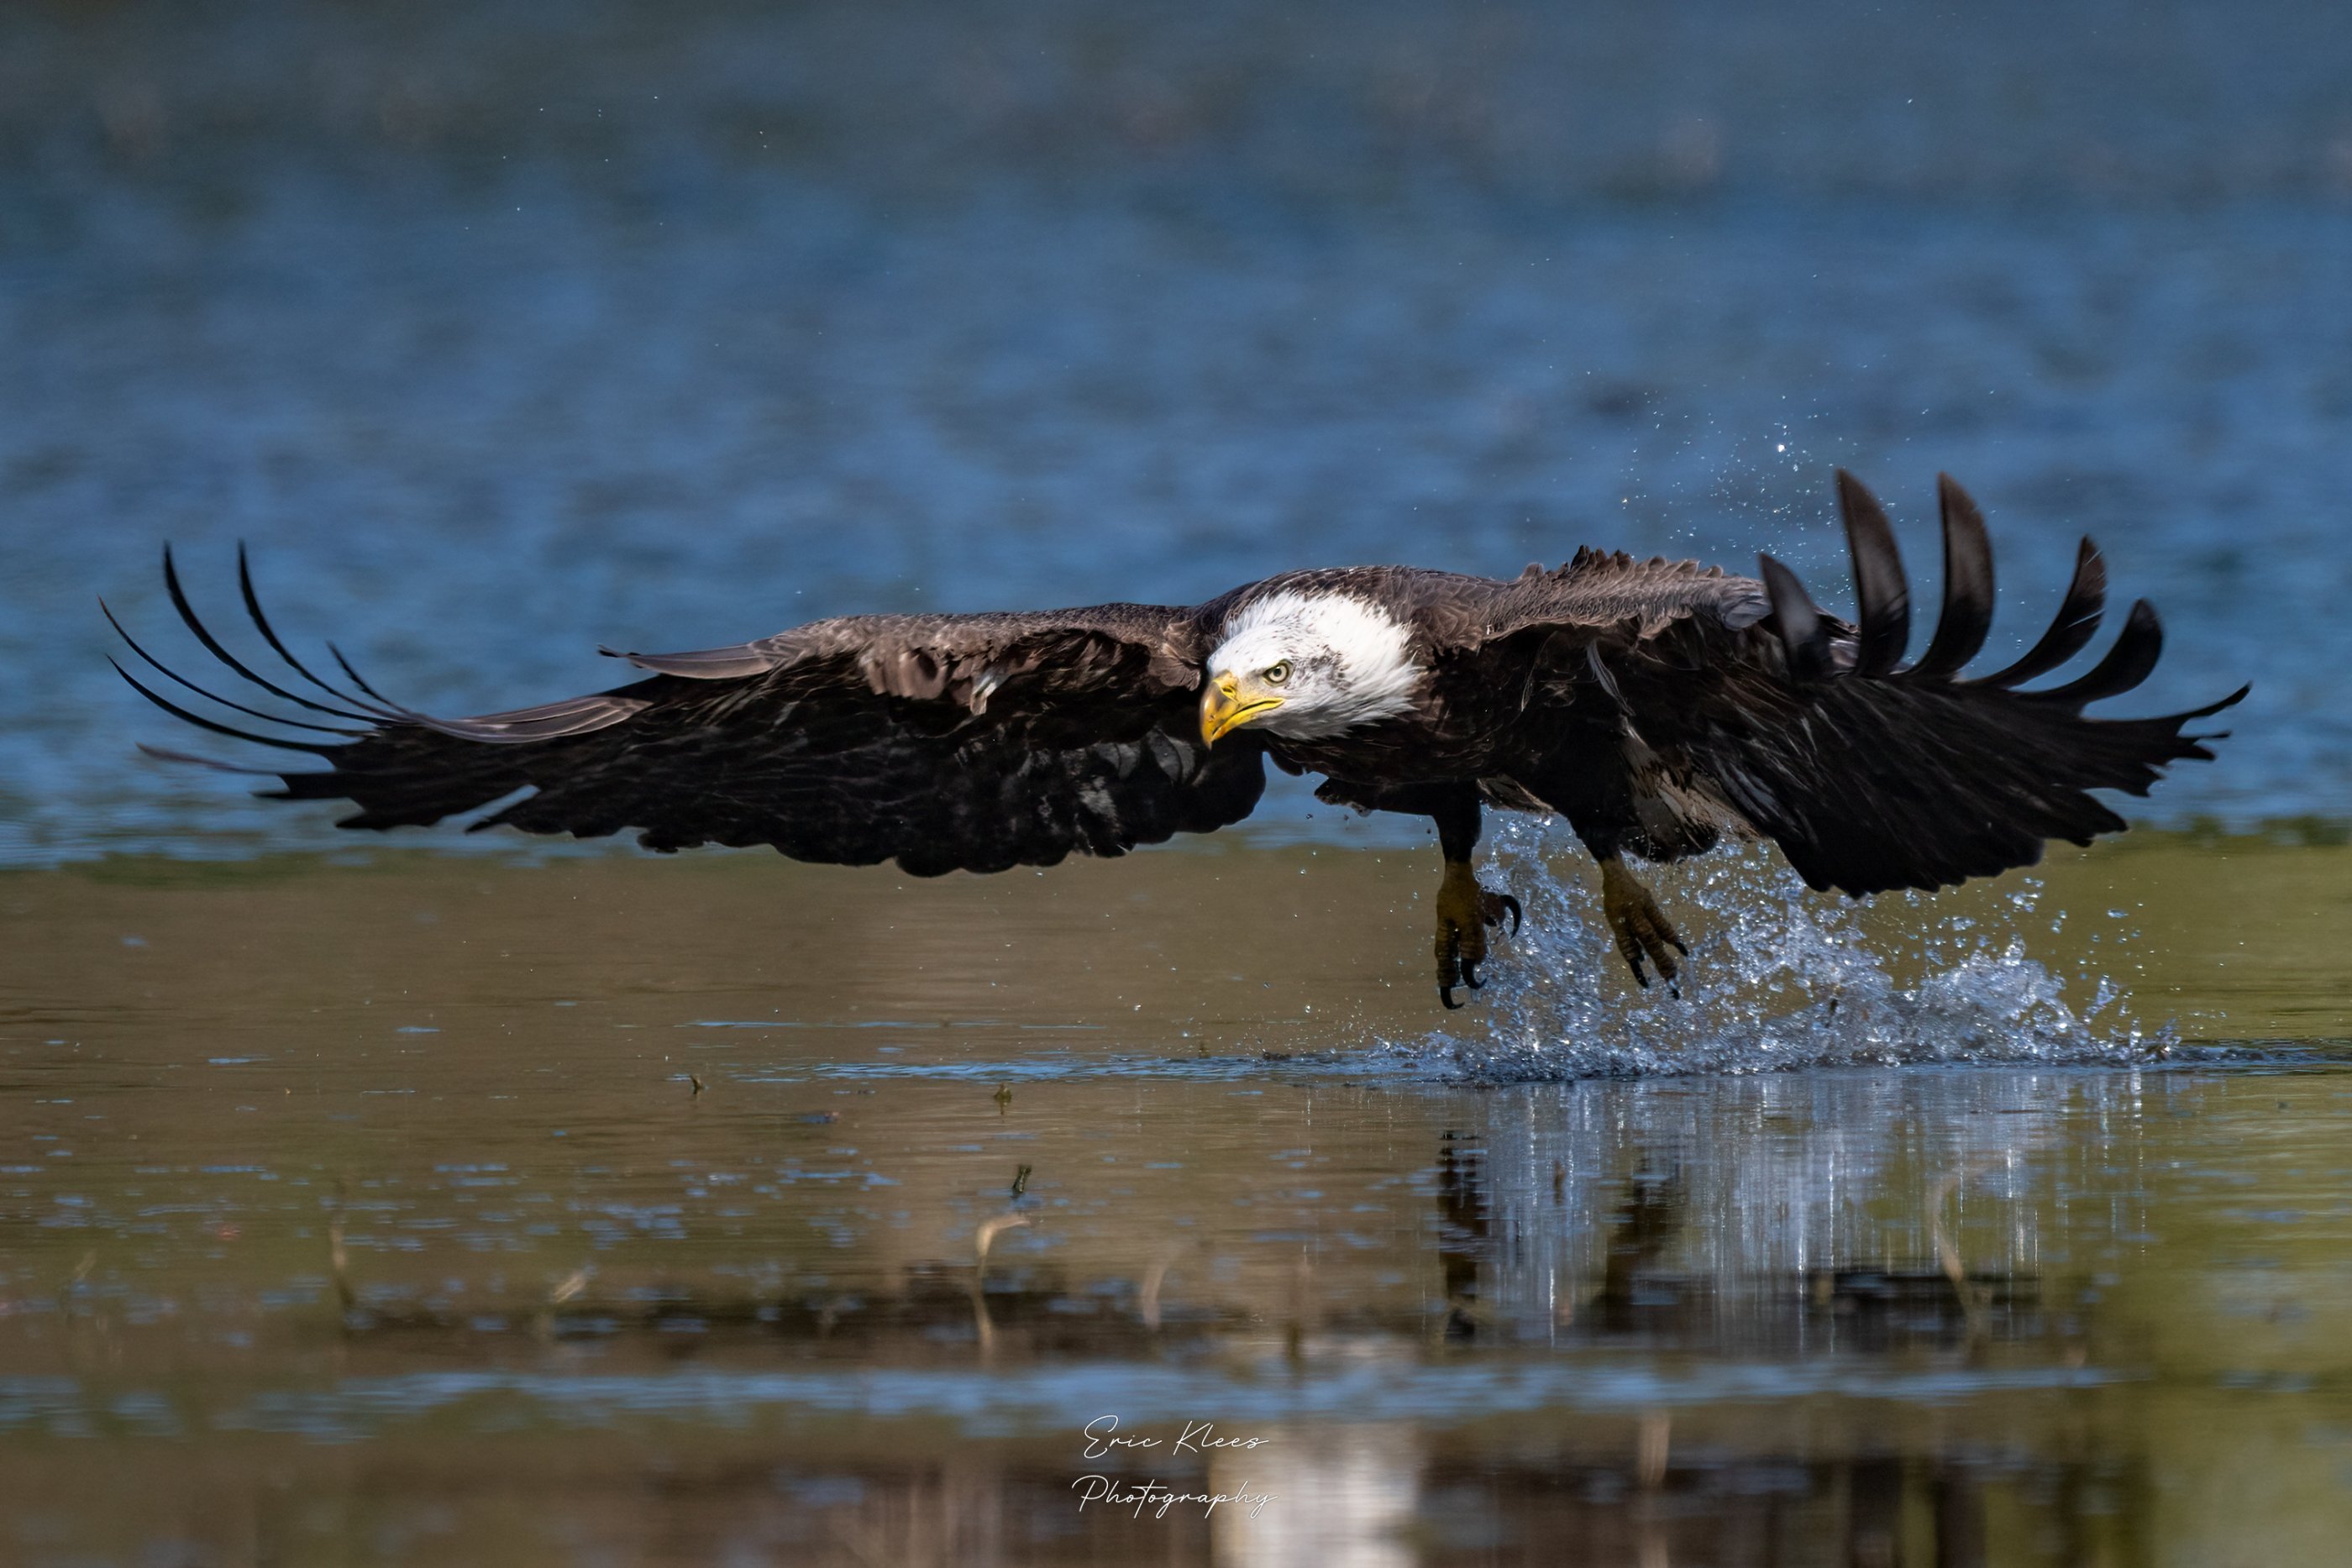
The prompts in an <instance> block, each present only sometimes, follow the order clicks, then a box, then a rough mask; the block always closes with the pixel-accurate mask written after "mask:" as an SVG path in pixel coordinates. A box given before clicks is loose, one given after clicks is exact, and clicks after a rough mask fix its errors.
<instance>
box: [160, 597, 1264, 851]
mask: <svg viewBox="0 0 2352 1568" xmlns="http://www.w3.org/2000/svg"><path fill="white" fill-rule="evenodd" d="M240 567H242V563H240ZM241 585H242V586H243V588H244V589H245V598H246V604H247V612H248V613H249V615H250V616H251V618H252V620H253V622H254V624H255V627H256V630H257V632H259V633H260V635H261V637H262V640H263V641H264V642H265V643H267V644H268V646H269V647H270V648H271V650H272V651H273V652H275V653H277V654H278V656H279V658H280V659H281V660H282V661H284V663H285V664H287V665H288V666H289V669H290V670H291V671H292V673H293V674H294V675H295V676H297V677H299V680H300V682H301V683H302V684H304V685H309V686H310V687H312V688H313V689H315V690H317V691H319V692H320V693H321V694H323V695H327V696H331V697H332V698H333V699H335V700H334V702H333V703H332V704H328V703H325V702H320V701H318V700H315V699H313V698H310V697H305V696H300V695H297V694H296V693H294V692H293V691H292V690H290V689H289V688H288V687H287V686H285V685H280V684H279V683H278V682H276V681H272V680H269V679H268V678H267V677H265V676H263V675H261V674H257V672H255V671H254V670H253V669H251V668H250V667H249V666H248V665H247V664H245V663H243V662H242V661H240V660H239V659H238V658H237V657H236V654H235V653H231V652H230V651H229V650H228V648H227V647H226V645H225V644H224V643H222V642H221V641H220V639H219V638H217V637H216V636H215V635H214V633H213V632H211V631H210V630H209V629H207V628H205V626H204V624H203V622H201V621H199V620H198V619H197V618H196V615H195V612H194V609H193V607H192V606H190V605H189V604H188V602H187V599H186V596H185V594H184V592H182V591H180V589H179V583H178V576H177V573H176V571H173V572H172V577H171V586H172V589H173V602H174V604H175V606H177V607H178V608H179V609H180V612H181V614H182V617H183V619H184V620H185V621H186V622H188V624H189V626H190V628H191V630H192V631H194V632H195V634H196V636H197V637H198V640H199V641H200V642H201V643H203V644H204V645H205V647H206V648H207V649H208V650H210V651H211V652H212V653H214V655H215V657H216V658H218V659H219V660H220V661H221V662H222V663H223V664H225V665H226V666H227V668H228V669H229V670H230V671H231V672H232V673H233V674H236V675H238V676H240V677H241V678H243V679H244V680H245V681H246V682H247V683H248V684H250V685H253V686H255V687H256V688H257V689H258V690H259V691H261V692H263V693H265V694H267V695H272V696H275V697H277V698H278V699H279V700H282V701H290V702H294V703H298V704H299V705H300V706H302V707H304V708H305V709H310V710H315V711H320V712H323V713H327V714H331V715H332V716H336V717H339V718H344V719H350V720H353V721H357V722H358V723H360V724H363V725H365V726H367V728H366V729H365V730H364V731H363V732H361V733H358V734H356V735H354V736H353V737H352V738H350V739H347V740H344V741H341V742H340V743H324V742H321V741H319V740H315V739H300V740H296V739H290V738H287V737H279V736H274V735H270V734H267V733H262V732H260V731H257V730H255V729H253V728H250V727H239V726H236V725H230V724H225V723H222V722H221V721H218V720H215V719H210V718H206V717H205V716H202V715H200V714H197V713H194V712H192V711H190V710H189V709H187V708H185V707H184V706H179V705H178V704H176V703H173V702H170V701H167V700H166V699H164V698H163V696H162V695H159V694H158V693H156V692H154V691H152V690H151V689H150V688H148V687H147V686H145V685H142V684H141V683H140V682H138V681H137V680H135V679H132V677H131V676H130V675H129V674H128V673H127V672H126V673H125V679H127V680H131V684H132V685H134V686H137V687H138V689H139V690H140V691H141V692H142V694H143V695H147V696H148V697H149V698H150V699H151V700H152V701H155V702H156V703H157V704H158V705H159V706H163V707H165V708H166V709H167V710H168V711H170V712H172V713H173V714H174V715H176V716H179V717H181V718H184V719H186V720H188V721H189V722H191V723H194V724H197V725H199V726H201V727H205V728H208V729H211V730H214V731H215V732H216V733H220V734H224V735H228V736H232V737H236V738H240V739H246V740H253V741H257V742H259V743H261V744H264V745H268V746H276V747H284V748H290V749H296V750H302V751H308V752H310V753H312V754H314V755H316V756H318V757H320V758H324V759H325V760H326V762H327V763H328V765H329V766H328V768H326V769H325V770H324V771H289V772H283V773H280V774H278V777H279V778H280V779H281V780H282V781H283V784H284V788H283V789H280V790H277V791H273V793H274V794H276V795H278V796H279V797H280V798H284V799H289V800H351V801H352V802H353V803H355V804H356V805H357V806H358V807H359V808H360V810H359V811H358V812H357V813H356V814H355V815H353V816H351V817H348V818H345V819H344V820H343V821H342V824H341V825H342V826H344V827H350V828H391V827H396V826H401V825H404V824H423V823H432V822H437V821H442V820H443V819H445V818H447V817H451V816H456V815H459V814H462V813H465V812H469V811H476V810H481V809H482V808H484V807H488V806H491V805H493V804H494V803H497V802H499V801H501V800H507V798H508V797H510V796H516V795H518V793H519V792H520V798H519V799H515V800H510V801H509V802H508V803H507V804H505V805H504V806H502V807H501V808H500V809H499V810H496V811H495V812H494V813H492V814H491V815H489V816H488V817H486V818H484V819H482V820H480V821H477V822H475V823H473V824H472V826H473V827H474V828H477V829H478V828H486V827H492V826H501V825H503V826H510V827H515V828H519V829H521V830H523V831H528V832H534V833H570V834H573V835H576V836H579V837H583V838H591V837H599V836H603V835H605V834H610V833H616V832H620V831H625V830H630V829H634V830H635V831H637V832H638V833H639V835H640V838H641V840H642V841H643V842H644V843H646V845H647V846H648V847H649V848H653V849H657V850H674V849H681V848H686V847H688V846H690V845H695V844H705V843H715V844H737V845H740V844H772V845H773V846H774V847H775V848H777V849H779V850H781V851H782V852H784V853H785V854H788V855H791V856H793V858H795V859H798V860H811V861H828V862H841V863H847V864H858V865H862V864H871V863H874V862H880V861H884V860H893V859H895V860H896V861H898V863H899V864H900V865H901V866H902V867H904V868H905V869H906V870H908V871H909V872H912V873H917V874H922V875H929V874H936V873H941V872H947V871H953V870H959V869H961V870H969V871H998V870H1003V869H1005V868H1007V867H1010V866H1014V865H1050V864H1053V863H1055V862H1058V861H1060V860H1062V859H1063V858H1065V857H1066V856H1067V855H1069V854H1071V853H1073V852H1076V853H1086V854H1096V855H1115V854H1119V853H1123V852H1126V851H1127V850H1129V849H1130V848H1132V847H1134V846H1135V845H1137V844H1143V843H1156V842H1159V841H1162V840H1165V839H1167V838H1169V837H1171V835H1173V834H1175V833H1178V832H1206V831H1211V830H1213V829H1215V828H1218V827H1222V826H1224V825H1226V824H1228V823H1231V822H1234V821H1240V820H1241V819H1242V818H1243V817H1245V816H1247V815H1248V814H1249V812H1250V810H1251V809H1252V808H1253V807H1254V806H1255V804H1256V801H1257V799H1258V795H1259V793H1260V791H1261V790H1262V789H1263V788H1264V765H1263V749H1262V747H1260V746H1259V745H1258V744H1257V743H1256V740H1255V737H1248V738H1246V739H1244V737H1235V739H1237V740H1242V742H1243V743H1242V744H1238V745H1236V744H1233V743H1232V742H1228V743H1226V744H1224V745H1221V746H1219V747H1217V748H1216V749H1215V751H1214V752H1211V751H1210V750H1209V748H1208V747H1204V746H1203V745H1202V742H1201V738H1200V734H1199V730H1198V728H1197V719H1196V716H1195V710H1194V690H1195V685H1196V682H1197V679H1198V677H1197V675H1196V674H1195V671H1196V669H1197V664H1198V660H1199V658H1200V656H1201V651H1200V650H1199V648H1198V646H1197V643H1198V639H1199V637H1200V636H1201V634H1202V633H1201V632H1200V631H1199V629H1198V628H1197V626H1196V624H1195V622H1193V620H1192V617H1191V613H1190V612H1186V611H1182V610H1176V609H1170V608H1165V607H1160V606H1151V605H1126V604H1120V605H1100V606H1095V607H1092V608H1088V609H1083V610H1073V611H1064V612H1038V613H1034V614H1025V615H973V616H858V617H848V618H844V619H839V620H834V621H824V622H815V623H814V624H812V625H809V626H804V627H800V628H797V629H795V630H793V631H791V632H782V633H780V634H779V635H777V636H774V637H770V638H766V639H763V640H761V642H758V643H747V644H744V645H743V646H741V647H738V648H730V649H718V650H712V651H709V652H707V653H684V654H648V655H628V656H629V657H633V658H635V662H636V663H638V664H641V665H643V666H645V667H646V668H648V669H651V670H654V671H655V672H656V674H654V675H653V676H652V677H651V678H649V679H646V680H642V681H638V682H635V683H634V684H632V685H626V686H622V687H619V688H616V689H614V690H613V691H609V692H602V693H597V694H594V695H588V696H583V697H573V698H569V699H567V700H565V701H562V702H557V703H550V704H547V705H544V706H539V707H532V708H524V709H520V710H517V711H514V712H511V713H502V714H489V715H485V716H478V717H473V718H465V719H439V718H433V717H428V716H425V715H423V714H418V713H415V712H413V711H411V710H409V709H406V708H404V707H400V706H397V705H395V704H393V703H391V702H389V701H387V700H385V699H383V697H381V696H379V695H376V694H375V693H374V690H373V687H370V686H368V685H366V684H365V683H364V682H362V681H361V680H360V679H359V677H358V676H357V674H355V673H354V672H352V671H351V670H350V667H349V665H348V664H345V665H344V666H343V667H344V670H345V673H346V674H348V675H350V676H351V679H352V682H353V684H354V685H357V686H358V687H359V688H360V691H361V692H363V693H365V694H366V695H356V694H354V693H352V692H351V691H346V690H342V689H341V688H338V687H335V686H333V685H329V684H328V683H326V682H325V681H323V680H321V679H320V678H319V677H318V676H317V675H315V674H312V673H311V672H310V670H309V669H308V668H306V667H305V666H303V665H302V664H300V663H299V661H297V660H296V659H295V658H294V656H293V654H292V653H289V651H288V650H287V649H286V647H285V644H284V643H282V642H281V641H280V639H279V638H278V634H277V632H276V631H275V629H274V628H272V627H271V626H270V624H269V622H268V618H267V617H266V616H265V615H264V614H263V613H262V612H261V608H260V604H259V601H258V599H257V597H256V596H255V595H254V594H253V592H252V591H251V584H250V580H249V579H244V580H242V583H241ZM133 646H134V649H136V645H135V644H134V645H133ZM136 651H137V652H138V653H139V654H140V657H141V658H142V659H144V660H146V661H147V662H148V663H149V664H154V667H155V668H156V669H157V670H159V671H162V672H163V674H167V675H170V676H171V678H172V679H173V680H174V681H179V680H180V677H179V676H177V675H175V674H172V673H171V672H170V671H168V670H164V669H163V665H161V664H155V662H154V661H153V660H152V657H150V656H149V655H148V654H147V653H146V652H145V650H143V649H136ZM337 657H338V662H339V663H340V662H341V656H340V655H338V656H337ZM181 684H183V685H187V683H185V682H182V683H181ZM191 689H193V690H197V691H198V693H199V695H204V696H206V697H211V696H212V694H210V693H209V692H203V691H202V690H201V689H200V688H194V687H191ZM214 700H221V699H217V698H215V699H214ZM226 706H230V707H233V708H234V709H235V710H236V712H238V713H241V714H245V715H248V716H255V717H262V718H267V717H268V714H267V713H266V711H265V710H263V709H260V708H257V707H254V706H247V705H245V704H241V703H236V704H226ZM284 722H292V721H290V720H289V721H284ZM305 727H308V728H310V729H311V730H313V731H316V730H317V729H320V728H326V727H322V726H315V725H310V724H308V722H307V721H305ZM330 733H334V732H333V731H330ZM341 733H345V734H349V733H351V732H349V731H343V732H341ZM191 760H196V759H191Z"/></svg>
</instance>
